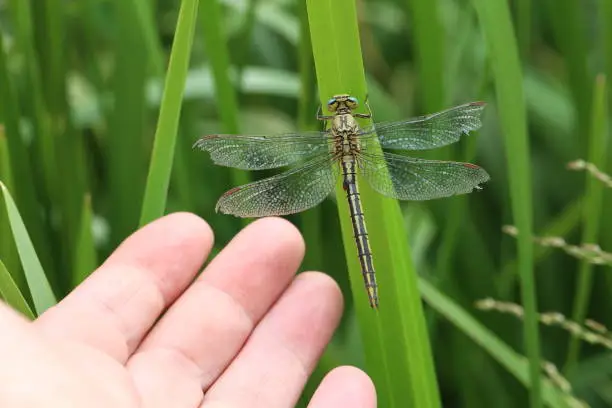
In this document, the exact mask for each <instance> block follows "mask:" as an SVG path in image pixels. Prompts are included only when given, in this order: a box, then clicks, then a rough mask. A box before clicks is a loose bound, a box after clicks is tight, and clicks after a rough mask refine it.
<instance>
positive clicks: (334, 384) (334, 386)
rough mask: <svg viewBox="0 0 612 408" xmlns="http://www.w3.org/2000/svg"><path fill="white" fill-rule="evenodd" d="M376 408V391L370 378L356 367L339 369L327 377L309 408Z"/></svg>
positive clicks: (313, 397)
mask: <svg viewBox="0 0 612 408" xmlns="http://www.w3.org/2000/svg"><path fill="white" fill-rule="evenodd" d="M336 407H351V408H374V407H376V389H375V388H374V384H373V383H372V380H371V379H370V377H368V376H367V374H366V373H364V372H363V371H361V370H360V369H358V368H355V367H349V366H344V367H338V368H335V369H334V370H332V371H331V372H330V373H329V374H327V375H326V376H325V378H324V379H323V381H322V382H321V385H320V386H319V388H317V391H315V393H314V395H313V396H312V399H311V400H310V403H309V404H308V408H336Z"/></svg>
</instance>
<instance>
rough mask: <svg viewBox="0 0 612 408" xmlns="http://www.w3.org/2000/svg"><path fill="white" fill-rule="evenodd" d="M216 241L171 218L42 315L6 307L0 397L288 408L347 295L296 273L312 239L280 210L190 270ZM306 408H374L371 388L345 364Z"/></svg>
mask: <svg viewBox="0 0 612 408" xmlns="http://www.w3.org/2000/svg"><path fill="white" fill-rule="evenodd" d="M212 243H213V234H212V231H211V229H210V228H209V226H208V225H207V224H206V223H205V222H204V221H203V220H201V219H200V218H198V217H196V216H195V215H191V214H186V213H177V214H172V215H169V216H166V217H164V218H162V219H160V220H158V221H155V222H153V223H151V224H149V225H148V226H146V227H144V228H142V229H141V230H139V231H137V232H135V233H134V234H133V235H132V236H130V237H129V238H128V239H127V240H126V241H125V242H124V243H123V244H122V245H121V246H120V247H119V248H117V250H116V251H115V252H114V253H113V254H112V255H111V256H110V257H109V259H107V260H106V262H105V263H104V264H103V265H102V266H101V267H100V268H99V269H98V270H97V271H96V272H94V273H93V274H92V275H91V276H90V277H89V278H88V279H87V280H86V281H85V282H84V283H83V284H81V285H80V286H79V287H77V288H76V289H75V290H74V291H73V292H71V293H70V294H69V295H68V296H67V297H66V298H65V299H64V300H62V301H61V302H60V303H59V304H58V305H57V306H55V307H53V308H51V309H49V310H48V311H47V312H45V313H44V314H43V315H42V316H41V317H40V318H38V319H37V320H35V321H34V322H29V321H27V320H26V319H25V318H23V317H21V316H19V315H18V314H17V313H15V312H14V311H12V310H11V309H9V307H8V306H6V305H5V304H4V303H2V302H0V333H1V334H2V335H0V361H1V362H2V364H1V365H0V406H2V407H5V406H6V407H12V408H25V407H28V408H30V407H47V408H48V407H51V408H54V407H58V408H59V407H62V408H66V407H88V408H95V407H104V408H108V407H113V408H123V407H126V408H132V407H139V408H153V407H160V408H161V407H163V408H168V407H173V408H181V407H189V408H193V407H202V408H220V407H223V408H241V407H265V408H276V407H278V408H285V407H293V406H294V405H295V403H296V401H297V399H298V397H299V395H300V392H301V390H302V388H303V386H304V384H305V382H306V380H307V379H308V376H309V374H310V373H311V372H312V370H313V369H314V367H315V365H316V362H317V360H318V358H319V357H320V356H321V354H322V352H323V350H324V348H325V346H326V344H327V343H328V342H329V340H330V338H331V336H332V334H333V331H334V330H335V328H336V325H337V324H338V321H339V319H340V315H341V313H342V296H341V294H340V291H339V289H338V287H337V285H336V284H335V282H334V281H333V280H332V279H331V278H329V277H327V276H326V275H324V274H321V273H318V272H308V273H304V274H300V275H299V276H298V277H296V276H295V272H296V270H297V269H298V267H299V264H300V262H301V260H302V257H303V255H304V243H303V241H302V238H301V236H300V234H299V232H298V231H297V230H296V229H295V228H294V227H293V226H292V225H291V224H290V223H289V222H287V221H284V220H282V219H279V218H267V219H262V220H259V221H255V222H254V223H252V224H251V225H249V226H248V227H247V228H245V229H244V230H243V231H242V232H240V233H239V234H238V235H237V236H236V237H235V238H234V239H233V240H232V241H231V242H230V243H229V244H228V245H227V247H226V248H224V249H223V250H222V252H220V253H219V255H217V256H216V257H215V259H214V260H213V261H212V262H211V263H210V264H209V265H208V266H207V267H206V269H205V270H204V273H203V274H202V275H200V276H199V277H197V278H196V275H197V273H198V272H199V271H200V269H201V266H202V264H203V263H204V261H205V259H206V258H207V257H208V255H209V251H210V249H211V247H212ZM194 279H195V280H194ZM308 406H309V408H326V407H330V408H331V407H343V406H346V407H352V408H372V407H375V406H376V395H375V391H374V386H373V385H372V382H371V380H370V379H369V377H368V376H367V375H366V374H365V373H364V372H362V371H361V370H359V369H357V368H354V367H349V366H345V367H339V368H336V369H335V370H333V371H331V372H330V373H329V374H328V375H327V376H326V377H325V378H324V380H323V381H322V383H321V384H320V386H319V387H318V389H317V391H316V393H315V395H314V396H313V398H312V400H311V401H310V404H309V405H308Z"/></svg>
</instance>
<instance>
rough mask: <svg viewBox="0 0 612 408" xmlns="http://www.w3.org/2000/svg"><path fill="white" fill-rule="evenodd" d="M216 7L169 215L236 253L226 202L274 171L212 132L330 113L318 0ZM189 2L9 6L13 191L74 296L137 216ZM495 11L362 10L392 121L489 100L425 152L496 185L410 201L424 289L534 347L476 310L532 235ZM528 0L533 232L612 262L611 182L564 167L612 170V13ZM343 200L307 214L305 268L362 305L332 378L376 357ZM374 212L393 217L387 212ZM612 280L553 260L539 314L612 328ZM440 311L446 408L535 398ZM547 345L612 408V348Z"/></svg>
mask: <svg viewBox="0 0 612 408" xmlns="http://www.w3.org/2000/svg"><path fill="white" fill-rule="evenodd" d="M211 1H212V0H207V1H205V2H202V3H201V4H200V7H201V13H200V15H198V20H197V27H196V31H195V34H194V37H193V46H192V49H191V61H190V65H189V71H188V76H187V81H186V86H185V91H184V95H183V103H182V108H181V118H180V126H179V132H178V137H177V140H176V147H175V152H174V163H173V167H172V175H171V181H170V187H169V194H168V201H167V206H166V212H172V211H178V210H180V211H192V212H195V213H197V214H199V215H200V216H202V217H203V218H205V219H206V220H207V221H208V222H209V223H210V224H211V226H212V227H213V229H214V231H215V233H216V248H215V250H219V249H221V248H222V247H223V246H224V245H225V244H226V243H227V242H228V240H230V239H231V238H232V237H233V236H234V235H235V234H236V232H237V231H238V230H239V229H240V228H242V227H243V226H244V222H243V221H241V220H238V219H236V218H233V217H231V216H224V215H220V214H215V212H214V206H215V203H216V200H217V199H218V197H219V196H220V195H221V194H222V193H223V192H224V191H226V190H228V189H229V188H230V187H231V186H233V185H236V184H237V183H239V182H243V181H246V180H248V179H249V178H259V177H263V176H267V175H270V174H273V173H272V172H260V173H257V174H250V175H247V174H246V173H237V172H233V171H231V170H228V169H225V168H221V167H217V166H214V165H213V164H212V163H211V160H210V159H209V157H208V155H207V154H205V153H203V152H199V151H195V150H192V145H193V143H194V141H195V140H196V139H197V138H198V137H199V136H201V135H204V134H207V133H216V132H225V133H237V132H242V133H249V134H259V133H271V132H274V133H277V132H283V131H291V130H296V129H304V130H306V129H308V130H312V129H319V128H320V126H321V125H320V124H319V123H317V121H316V120H315V112H316V109H317V105H318V100H319V96H318V95H317V93H316V89H317V87H316V75H315V72H314V64H313V60H312V51H311V49H310V38H309V29H308V19H307V15H306V7H305V4H304V3H302V2H299V1H294V0H216V1H217V2H218V3H214V4H211ZM179 3H180V2H179V1H178V0H156V1H153V0H75V1H69V0H4V1H0V35H1V38H0V40H1V41H0V42H1V44H2V50H1V51H2V52H0V98H1V99H0V120H1V122H2V125H3V127H2V128H0V180H1V181H2V182H3V183H4V184H5V185H6V186H7V188H8V190H9V191H10V193H11V194H12V196H13V197H14V198H15V201H16V204H17V208H18V209H19V211H20V213H21V216H22V218H23V220H24V223H25V226H26V228H27V230H28V233H29V234H30V236H31V238H32V240H33V243H34V247H35V250H36V253H37V254H38V257H39V258H40V261H41V263H42V266H43V269H44V271H45V275H46V276H47V278H48V279H49V281H50V283H51V286H52V288H53V290H54V292H55V294H56V295H57V297H59V298H61V297H63V296H64V295H65V294H66V293H67V292H68V291H70V290H71V288H73V287H74V286H75V285H76V284H77V283H78V282H80V280H81V279H83V277H84V276H86V275H87V274H88V273H89V272H90V271H91V270H92V269H93V268H95V266H96V265H97V264H98V263H99V262H101V261H102V260H103V259H105V258H106V256H108V254H109V253H110V252H111V251H112V250H113V249H114V248H115V247H116V246H117V245H118V244H119V243H120V242H121V240H123V239H124V238H125V237H126V236H127V235H129V234H130V233H131V232H132V231H133V230H134V229H136V228H137V226H138V224H139V219H140V211H141V207H142V200H143V195H144V190H145V183H146V179H147V172H148V166H149V161H150V157H151V150H152V146H153V140H154V135H155V130H156V126H157V119H158V114H159V107H160V100H161V96H162V90H163V84H164V73H165V71H166V67H167V65H168V57H169V53H170V50H171V46H172V41H173V36H174V30H175V26H176V22H177V17H178V10H179V5H180V4H179ZM476 3H478V1H468V0H435V1H434V0H428V1H421V0H364V1H361V0H358V1H357V3H356V4H357V9H358V16H359V29H360V40H361V46H362V54H363V60H364V65H365V71H366V78H367V86H368V93H369V100H370V104H371V106H372V110H373V113H374V120H375V121H386V120H398V119H403V118H406V117H410V116H416V115H420V114H424V113H431V112H435V111H439V110H442V109H445V108H448V107H451V106H454V105H457V104H461V103H465V102H469V101H473V100H484V101H486V102H487V103H488V106H487V108H486V110H485V113H484V118H483V127H482V130H481V131H480V132H474V133H473V134H471V135H470V136H468V137H465V138H463V139H462V141H461V142H460V143H457V144H456V145H455V146H452V147H450V148H444V149H441V150H438V151H435V152H428V153H427V154H426V157H428V158H438V159H455V160H469V161H473V162H474V163H477V164H479V165H481V166H482V167H484V168H485V169H487V171H488V172H489V173H490V175H491V181H489V182H488V183H487V184H486V186H485V188H484V190H483V191H479V192H476V193H473V194H471V195H470V196H467V197H453V198H450V199H445V200H437V201H433V202H423V203H402V212H403V215H404V223H405V229H406V233H407V234H408V236H409V239H410V243H411V251H412V257H413V260H414V262H415V266H416V270H417V271H419V273H420V275H421V277H422V278H424V279H425V280H427V281H429V282H430V283H432V284H433V285H434V286H435V287H437V288H438V290H440V291H441V292H443V293H445V294H446V295H447V296H449V297H450V298H452V299H453V300H454V301H455V302H457V304H459V305H461V306H463V307H464V308H465V309H466V310H468V311H469V312H470V313H471V314H472V315H473V316H474V317H475V318H477V319H478V320H479V321H480V322H481V323H483V324H484V325H485V326H486V327H488V328H489V329H491V330H492V331H493V332H494V333H495V334H496V335H497V336H498V337H499V338H500V339H502V340H503V341H504V342H506V343H507V344H508V345H510V346H511V347H512V348H514V349H515V350H516V351H517V352H519V353H521V354H524V353H525V352H524V349H523V337H522V321H521V320H519V319H516V318H514V317H512V316H509V315H506V314H499V313H495V312H484V311H479V310H476V309H475V308H474V302H475V301H477V300H479V299H482V298H485V297H492V298H495V299H499V300H503V301H513V302H518V303H520V286H519V279H518V274H517V268H516V265H517V264H516V258H517V255H516V253H517V251H516V242H515V240H514V238H512V237H509V236H507V235H505V234H504V233H502V226H503V225H506V224H512V223H513V219H512V211H511V195H510V192H509V183H508V174H507V168H508V167H507V166H506V160H507V158H508V157H511V156H510V155H508V153H507V151H506V150H505V149H506V148H507V147H504V138H503V137H502V132H503V129H502V127H503V126H501V125H500V116H501V115H500V114H503V112H500V110H499V109H498V105H497V103H496V101H497V99H496V86H495V84H497V88H499V87H500V84H502V85H503V83H504V80H505V78H504V77H503V76H500V73H499V70H495V69H493V68H492V66H493V65H494V60H493V58H495V55H494V54H492V53H491V51H490V49H489V48H488V47H487V41H486V40H487V38H485V36H484V35H483V27H482V24H481V21H480V18H482V17H479V14H478V13H477V8H475V4H476ZM508 4H509V6H510V9H511V11H512V21H511V23H512V25H513V27H514V31H515V33H516V42H517V44H518V47H519V53H520V58H521V60H520V63H521V67H522V80H523V90H524V100H525V105H526V110H525V114H526V115H527V126H528V127H527V130H528V137H529V139H528V140H529V146H530V149H531V153H530V156H529V157H528V158H527V159H528V161H527V163H529V166H530V169H529V170H530V172H531V182H532V188H531V190H532V202H531V203H530V205H531V207H532V209H533V228H534V230H533V233H534V234H535V235H559V236H563V237H564V238H565V239H566V240H567V241H568V242H571V243H576V244H579V243H581V242H583V241H585V239H586V240H587V241H588V242H591V243H593V242H596V243H598V244H599V245H600V246H601V247H602V248H604V249H608V250H609V251H612V218H610V217H607V215H609V214H610V208H612V194H611V192H610V189H609V188H608V189H606V190H605V191H603V192H601V191H600V189H601V188H603V187H602V185H601V184H598V183H594V182H592V181H590V180H591V179H589V178H588V177H587V175H586V173H579V172H572V171H568V170H567V168H566V165H567V163H568V162H570V161H573V160H576V159H579V158H583V159H587V160H595V161H596V162H598V163H599V164H601V165H603V168H602V170H605V171H607V172H608V173H610V170H612V158H611V157H610V154H611V153H612V150H611V147H612V146H611V144H610V143H608V144H607V145H606V144H605V143H603V141H604V139H605V137H606V136H609V129H608V128H606V127H605V124H606V122H607V118H608V117H609V116H610V110H609V109H608V108H607V106H606V104H605V103H604V102H605V93H606V92H605V90H606V87H607V88H608V89H609V85H606V83H605V82H600V85H599V88H596V86H595V84H596V77H597V75H598V74H607V76H608V78H609V77H610V76H612V2H611V1H609V0H582V1H580V0H531V1H529V0H513V1H509V2H508ZM202 9H204V11H202ZM217 14H218V15H217ZM228 79H229V81H228ZM608 84H609V81H608ZM595 90H597V92H595ZM324 97H325V98H327V97H328V96H324ZM594 101H595V102H594ZM506 125H507V123H506ZM516 126H517V127H520V126H523V125H522V124H521V123H517V125H516ZM593 146H596V147H593ZM606 157H607V158H608V160H607V162H608V164H607V165H605V163H606ZM598 186H600V187H598ZM334 200H335V198H334V197H331V198H330V199H329V200H326V201H325V202H324V203H323V204H322V205H321V206H319V207H318V208H316V209H313V210H309V211H307V212H305V213H303V214H300V215H296V216H292V217H289V219H290V220H291V221H292V222H294V223H296V225H298V226H299V227H300V229H301V230H302V231H303V233H304V235H305V238H306V242H307V253H306V259H305V261H304V264H303V267H302V269H303V270H310V269H317V270H323V271H326V272H327V273H329V274H330V275H332V276H333V277H334V279H336V280H337V281H338V282H339V284H340V285H341V287H342V288H343V291H344V292H345V297H346V313H345V317H344V320H343V322H342V326H341V328H340V329H339V331H338V334H337V336H336V338H335V339H334V342H333V343H332V345H331V346H330V348H329V349H328V351H327V353H326V354H325V357H324V359H323V363H322V364H321V366H320V367H319V368H318V370H317V372H316V373H315V376H314V377H313V383H314V382H315V380H316V379H317V378H320V375H321V374H322V373H324V372H325V371H326V370H328V369H329V368H330V367H331V366H334V365H337V364H355V365H359V366H361V365H363V345H362V343H361V340H360V338H359V335H358V329H357V321H356V318H355V313H354V307H353V305H354V304H353V301H352V297H351V293H350V290H349V283H348V278H347V273H346V269H347V267H346V260H345V257H344V251H343V247H342V245H343V244H342V239H341V233H340V227H339V221H338V212H337V209H336V206H335V204H334ZM583 203H586V204H585V205H586V206H585V205H583ZM0 209H2V210H1V211H0V259H1V260H2V262H3V263H4V265H5V266H6V269H7V270H8V271H9V272H10V273H11V275H12V278H13V279H14V280H15V282H16V284H17V286H18V287H19V288H20V290H21V292H22V293H24V296H25V297H26V298H27V299H30V295H29V294H28V293H29V291H28V285H27V283H26V280H25V277H24V274H23V272H22V265H21V262H20V261H19V257H18V255H17V251H16V247H15V244H14V237H13V233H12V232H11V229H10V228H9V224H8V222H7V217H6V212H5V211H4V209H3V208H2V204H0ZM367 216H368V222H369V223H371V224H373V223H376V217H377V215H376V214H368V215H367ZM407 250H408V248H407ZM379 273H381V272H380V271H379ZM611 273H612V270H611V268H610V264H608V265H607V266H605V265H604V266H596V267H594V268H591V266H589V265H587V263H585V262H582V261H580V260H577V259H575V258H574V257H571V256H569V255H567V254H565V253H563V252H562V251H560V250H544V249H541V248H540V247H537V248H535V280H536V285H537V305H538V309H539V310H540V311H555V312H560V313H562V314H564V315H565V316H567V317H568V318H569V317H571V316H576V317H578V318H579V320H581V319H582V318H584V315H586V316H587V317H589V318H593V319H595V320H596V321H598V322H600V323H602V324H604V325H606V326H608V327H612V315H611V314H610V313H608V312H609V311H610V310H612V299H611V297H610V295H609V294H610V293H611V292H612V275H611ZM591 278H592V281H591ZM577 299H579V300H577ZM576 302H578V303H579V304H580V305H584V308H585V311H584V312H580V310H578V311H576V310H577V309H576V308H578V309H580V308H581V307H582V306H576ZM426 313H427V319H428V320H427V321H428V324H429V329H430V340H431V344H432V349H433V353H434V356H435V363H436V372H437V376H438V382H439V387H440V390H441V395H442V400H443V406H445V407H490V406H495V407H521V406H526V404H527V401H528V394H527V391H526V390H525V388H524V387H523V385H521V384H520V383H519V382H518V381H517V380H516V379H515V377H513V375H512V374H510V373H509V372H508V371H506V370H505V369H504V368H502V367H501V366H500V365H498V364H497V363H496V361H495V359H493V358H492V357H491V356H490V355H489V354H488V353H486V352H485V351H484V350H483V349H482V348H481V347H480V346H479V345H478V344H476V343H475V342H473V341H472V340H470V339H469V337H468V333H466V332H465V330H461V329H457V328H456V327H455V326H453V325H451V324H450V323H448V322H447V321H446V320H445V319H444V318H443V317H441V316H440V315H437V314H435V313H434V312H432V311H431V310H430V309H428V308H427V307H426ZM540 336H541V353H542V358H543V359H545V360H547V361H550V362H552V363H554V364H555V365H556V366H557V367H558V368H559V370H560V371H562V372H563V373H564V374H565V375H566V377H567V379H568V380H569V381H570V383H571V384H572V386H573V393H574V395H576V396H577V397H578V398H580V399H582V400H584V401H586V402H588V403H589V405H590V406H593V407H605V406H612V381H611V378H612V360H611V359H610V353H609V350H607V349H606V348H604V347H601V346H589V345H583V346H582V347H581V349H580V358H579V359H578V362H577V363H575V361H576V354H575V353H576V350H575V349H574V351H571V347H570V340H571V337H570V335H569V334H568V333H567V331H564V330H561V329H559V328H555V327H546V326H543V327H542V328H541V331H540ZM573 347H575V346H573ZM572 353H574V354H572ZM568 359H569V361H570V364H569V365H566V362H567V361H568ZM310 389H311V387H310V386H309V387H308V388H307V392H308V390H310Z"/></svg>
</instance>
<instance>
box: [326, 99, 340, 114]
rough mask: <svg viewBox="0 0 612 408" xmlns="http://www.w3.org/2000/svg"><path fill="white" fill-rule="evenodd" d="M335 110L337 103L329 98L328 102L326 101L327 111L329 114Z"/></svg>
mask: <svg viewBox="0 0 612 408" xmlns="http://www.w3.org/2000/svg"><path fill="white" fill-rule="evenodd" d="M337 108H338V101H337V100H336V98H331V99H330V100H329V101H327V109H329V111H330V112H335V111H336V109H337Z"/></svg>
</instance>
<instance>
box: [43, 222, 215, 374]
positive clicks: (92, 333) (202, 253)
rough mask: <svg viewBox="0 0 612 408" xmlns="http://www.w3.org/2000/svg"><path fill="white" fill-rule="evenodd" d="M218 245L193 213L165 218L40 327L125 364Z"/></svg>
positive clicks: (126, 243) (130, 241) (144, 230)
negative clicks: (215, 245) (214, 243)
mask: <svg viewBox="0 0 612 408" xmlns="http://www.w3.org/2000/svg"><path fill="white" fill-rule="evenodd" d="M212 243H213V234H212V231H211V229H210V227H209V226H208V224H206V222H204V221H203V220H202V219H200V218H198V217H197V216H195V215H193V214H188V213H177V214H172V215H168V216H166V217H163V218H161V219H159V220H157V221H154V222H153V223H151V224H149V225H147V226H145V227H143V228H142V229H140V230H138V231H136V232H135V233H134V234H132V235H131V236H130V237H129V238H128V239H126V240H125V241H124V242H123V243H122V244H121V245H120V246H119V248H117V250H116V251H115V252H114V253H113V254H112V255H111V256H110V257H109V258H108V260H107V261H106V262H105V263H104V264H103V265H102V266H101V267H100V268H98V270H97V271H96V272H94V273H93V274H92V275H91V276H90V277H89V278H88V279H86V280H85V282H83V283H82V284H81V285H80V286H78V287H77V288H76V289H75V290H74V291H73V292H72V293H70V294H69V295H68V296H67V297H66V298H65V299H64V300H62V301H61V302H60V303H59V304H58V305H56V306H55V307H53V308H51V309H49V310H48V311H47V312H45V313H44V314H43V315H42V316H41V317H40V318H39V319H38V320H36V322H35V324H36V326H38V328H39V329H40V330H42V331H43V332H44V333H46V334H48V335H50V336H52V337H57V338H64V339H70V340H76V341H78V342H81V343H84V344H87V345H89V346H92V347H95V348H97V349H99V350H101V351H102V352H104V353H107V354H108V355H110V356H112V357H113V358H115V359H117V360H118V361H120V362H125V361H126V360H127V358H128V356H129V355H131V354H132V352H133V350H134V349H135V348H136V347H137V345H138V344H139V343H140V341H141V340H142V338H143V337H144V335H145V334H146V333H147V332H148V330H149V329H150V327H151V326H152V325H153V323H154V322H155V320H156V319H157V318H158V317H159V315H160V314H161V313H162V312H163V311H164V310H165V309H166V308H167V307H168V305H170V304H171V303H172V302H173V301H174V300H175V299H176V298H177V296H179V295H180V294H181V293H182V292H183V291H184V289H185V287H187V286H188V285H189V283H190V282H192V281H193V277H194V276H195V275H196V274H197V272H198V271H199V269H200V267H201V265H202V263H203V262H204V259H205V258H206V256H208V253H209V251H210V248H211V247H212Z"/></svg>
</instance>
